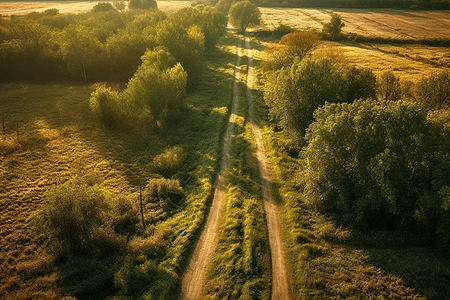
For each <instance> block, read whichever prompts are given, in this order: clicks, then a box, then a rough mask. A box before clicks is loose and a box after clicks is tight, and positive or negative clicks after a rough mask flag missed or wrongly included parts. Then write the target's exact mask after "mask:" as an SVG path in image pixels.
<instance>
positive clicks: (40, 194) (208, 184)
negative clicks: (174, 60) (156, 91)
mask: <svg viewBox="0 0 450 300" xmlns="http://www.w3.org/2000/svg"><path fill="white" fill-rule="evenodd" d="M234 44H235V39H234V38H230V37H225V38H224V39H223V43H222V44H220V45H219V46H218V49H217V51H215V52H213V53H211V54H208V55H207V57H206V58H205V63H206V70H205V74H204V76H203V79H202V82H201V83H200V86H201V87H202V88H201V90H199V91H197V92H195V93H192V94H189V95H187V96H186V98H185V100H184V101H185V102H184V108H183V111H182V113H181V114H180V116H179V118H178V119H176V120H171V121H170V122H168V124H167V126H166V128H164V130H163V131H161V132H160V133H158V134H155V135H151V136H150V135H148V136H136V135H133V134H127V133H126V132H117V131H108V130H106V129H105V128H103V127H102V126H101V125H98V124H97V123H96V122H95V121H94V118H93V116H92V113H91V111H90V108H89V94H90V93H91V92H92V91H93V90H94V89H95V87H96V86H92V87H88V86H81V85H70V84H63V83H55V84H51V83H50V84H25V83H5V84H2V85H1V86H0V89H1V93H0V99H1V102H2V108H1V110H0V118H1V117H3V116H4V117H5V123H6V129H7V132H6V135H5V136H0V140H1V143H0V148H1V151H0V210H1V214H0V221H1V224H2V228H1V231H0V234H1V236H2V239H1V245H0V253H1V255H0V257H1V258H0V263H1V269H2V274H1V275H0V298H6V299H28V298H39V297H41V298H45V299H57V298H60V297H61V296H64V295H73V296H76V297H78V298H80V299H89V298H105V297H107V296H112V295H118V296H120V297H124V298H127V297H128V298H129V297H133V298H140V297H151V296H154V295H160V297H164V295H165V296H166V297H175V296H176V294H177V290H178V284H179V275H180V274H181V269H182V265H183V262H184V260H185V258H186V256H187V255H188V253H187V252H188V251H189V245H190V244H191V242H192V241H193V240H195V238H196V233H197V232H198V231H199V228H200V226H201V224H202V222H203V220H204V216H205V210H206V209H207V207H208V203H209V201H210V200H211V198H212V191H213V190H212V188H213V184H214V180H215V179H216V178H215V177H216V171H217V170H216V169H217V157H220V153H219V152H220V149H221V138H220V135H221V132H222V127H223V126H222V125H223V124H224V122H225V121H226V120H227V111H228V106H229V104H230V101H231V86H232V78H233V71H234V69H233V64H234V61H235V54H234V53H229V52H228V50H229V48H230V47H233V46H234ZM16 123H19V136H18V137H16V136H15V135H16V133H15V127H16V126H15V125H16ZM0 129H1V128H0ZM173 147H179V148H181V149H182V150H183V152H184V155H185V159H184V164H183V166H182V167H181V170H180V171H179V172H178V173H177V174H178V175H177V179H178V180H179V181H180V183H181V185H182V187H183V189H184V194H185V198H184V199H183V201H181V203H179V204H178V205H177V206H173V207H172V206H171V207H169V208H170V210H169V211H168V213H161V212H160V211H156V210H155V211H146V212H145V213H146V214H145V215H146V219H147V220H148V222H149V223H148V224H147V226H148V227H147V231H146V233H145V239H146V242H147V245H150V246H156V250H155V249H153V250H152V249H150V250H148V251H147V255H146V256H135V257H130V256H129V254H132V253H129V252H124V253H121V254H120V255H114V256H108V255H106V256H97V257H91V256H84V257H73V258H70V257H69V258H68V259H67V260H62V261H55V260H54V259H52V257H51V256H50V255H49V254H48V253H47V247H46V242H45V238H43V237H36V236H35V235H33V233H32V232H31V231H30V229H29V227H28V225H27V222H26V219H27V217H28V216H29V215H30V213H31V212H33V211H34V210H36V209H37V208H38V207H39V205H40V203H41V202H42V201H43V199H44V198H45V193H46V191H47V190H48V189H49V188H50V187H51V186H53V185H55V184H58V183H63V182H65V181H67V180H68V179H70V178H73V177H79V178H80V177H81V178H84V179H85V180H86V181H89V182H91V183H92V184H94V183H98V184H101V185H102V186H103V187H104V188H106V189H108V190H110V191H111V192H112V193H113V194H114V195H121V197H126V198H129V199H131V200H132V201H133V202H134V203H135V204H137V201H138V194H139V185H140V184H145V183H146V182H147V181H148V180H149V179H150V178H152V177H153V176H155V175H154V174H152V170H151V165H152V161H153V158H154V157H155V156H157V155H160V154H161V153H164V151H165V150H166V149H172V148H173ZM151 219H153V221H151V222H150V220H151ZM139 226H140V225H138V227H139ZM139 230H142V228H141V229H139ZM159 244H162V245H163V247H160V245H159ZM133 247H134V248H139V247H140V245H137V242H135V243H134V246H133ZM133 247H132V248H133ZM161 249H164V251H163V253H162V254H158V257H157V258H154V257H152V255H153V254H154V253H157V252H158V251H160V250H161ZM155 251H156V252H155ZM132 256H133V255H132ZM119 271H120V274H119V275H120V276H119V275H117V274H118V272H119ZM149 276H150V277H149ZM152 276H153V277H152ZM121 280H122V281H121ZM133 282H140V284H139V286H136V284H134V286H133V285H132V284H133Z"/></svg>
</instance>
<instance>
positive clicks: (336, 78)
mask: <svg viewBox="0 0 450 300" xmlns="http://www.w3.org/2000/svg"><path fill="white" fill-rule="evenodd" d="M336 24H339V23H338V22H337V23H336ZM336 27H339V26H336ZM311 35H312V34H311V33H305V32H294V33H289V34H287V35H286V36H284V37H282V38H281V40H280V45H279V46H273V45H272V46H271V47H269V49H268V51H267V55H268V57H269V59H268V60H267V61H266V62H264V63H263V64H262V65H261V69H262V70H263V71H264V78H265V80H266V82H265V94H264V98H265V101H266V104H267V106H268V107H269V112H270V115H271V117H272V118H273V119H274V120H275V121H276V122H277V125H278V127H280V128H281V129H282V130H283V131H284V132H285V135H286V136H287V138H288V139H289V140H290V144H289V147H291V150H292V148H296V149H297V151H290V153H291V155H293V156H294V157H297V158H298V159H299V161H300V164H301V170H300V171H299V176H298V178H299V179H298V182H297V186H298V188H299V190H300V192H301V193H302V194H303V196H304V199H307V201H308V202H309V203H310V204H312V205H313V206H314V207H316V208H317V209H318V210H319V211H321V212H324V213H326V214H328V215H330V216H332V217H333V218H334V219H335V220H336V221H337V222H338V223H340V224H344V225H346V226H351V227H353V228H356V229H358V230H362V231H373V230H403V231H410V232H414V233H421V234H426V235H428V236H433V237H436V239H435V240H437V241H439V242H440V243H441V244H442V245H444V246H446V247H450V234H449V232H450V221H449V220H450V204H449V203H450V196H449V195H450V193H449V190H450V176H449V175H450V174H448V166H449V155H448V153H449V152H450V142H449V141H450V131H449V128H450V127H449V126H448V124H449V122H450V119H449V118H448V109H450V75H449V73H448V71H443V72H438V73H433V74H430V75H429V76H425V77H424V78H422V79H421V80H420V81H419V82H418V83H417V84H414V83H412V82H407V81H406V82H400V80H399V79H398V77H396V76H395V75H394V73H392V72H391V71H386V72H384V73H383V74H381V75H380V76H379V77H378V78H377V77H376V76H375V75H374V73H373V72H372V70H370V69H366V68H357V67H354V66H345V65H342V64H339V63H336V62H333V61H332V60H330V59H328V58H319V57H316V56H315V55H314V54H313V50H314V49H315V48H316V45H317V43H318V38H313V37H312V36H311ZM274 49H275V50H274Z"/></svg>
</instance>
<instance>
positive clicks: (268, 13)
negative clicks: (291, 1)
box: [260, 7, 450, 39]
mask: <svg viewBox="0 0 450 300" xmlns="http://www.w3.org/2000/svg"><path fill="white" fill-rule="evenodd" d="M260 10H261V14H262V19H263V23H264V25H265V26H267V27H269V28H275V27H277V26H278V25H279V24H285V25H289V26H291V27H294V28H297V29H301V30H320V29H322V26H323V24H324V23H327V22H329V21H330V19H331V15H332V14H333V13H336V14H339V15H340V16H341V18H342V20H343V21H344V23H345V27H344V28H343V31H344V32H353V33H356V34H359V35H363V36H377V37H383V38H394V39H436V38H437V39H439V38H449V37H450V12H448V11H412V10H411V11H410V10H408V11H406V10H398V9H332V10H331V9H301V8H265V7H261V8H260Z"/></svg>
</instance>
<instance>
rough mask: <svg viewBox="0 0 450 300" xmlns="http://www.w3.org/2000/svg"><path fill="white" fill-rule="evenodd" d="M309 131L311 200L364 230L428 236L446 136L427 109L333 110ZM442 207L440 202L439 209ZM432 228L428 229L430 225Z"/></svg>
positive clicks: (364, 104) (369, 106)
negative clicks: (429, 196) (430, 194)
mask: <svg viewBox="0 0 450 300" xmlns="http://www.w3.org/2000/svg"><path fill="white" fill-rule="evenodd" d="M315 118H316V120H315V122H314V123H313V124H312V125H311V126H310V127H309V128H308V132H307V135H306V139H307V141H308V146H307V148H305V150H304V151H303V153H302V159H303V161H304V164H305V173H304V174H303V175H304V176H305V189H304V192H305V195H306V196H307V197H308V198H309V199H310V202H311V203H314V204H315V206H316V207H317V208H318V209H319V210H321V211H324V212H327V213H330V214H332V215H334V216H335V217H336V219H337V220H339V221H340V222H343V223H344V224H345V225H354V226H356V227H358V228H360V229H364V230H372V229H385V230H395V229H417V228H421V229H424V227H426V226H425V225H424V223H421V222H420V221H419V220H417V219H415V218H416V217H417V212H424V214H425V215H426V216H425V218H426V219H428V222H429V221H430V220H432V219H430V217H431V216H432V214H431V210H426V209H425V211H424V208H425V207H427V206H429V207H436V204H437V202H435V201H434V200H429V202H428V203H429V204H427V205H425V204H424V203H422V201H425V200H424V198H422V195H423V194H424V193H425V192H426V191H427V190H429V188H430V183H431V172H432V171H431V170H432V169H435V167H434V165H433V163H432V162H433V161H434V160H435V159H436V157H435V153H437V151H438V146H437V145H438V143H437V140H438V139H439V137H438V136H439V133H438V132H437V131H436V128H435V127H434V126H432V124H431V123H430V122H429V121H427V118H426V113H425V112H424V111H423V110H422V109H421V108H420V106H418V105H416V104H413V103H402V102H381V103H380V102H376V101H356V102H354V103H353V104H327V105H325V106H324V107H323V108H320V109H318V110H317V111H316V113H315ZM433 201H434V202H433ZM425 223H426V222H425Z"/></svg>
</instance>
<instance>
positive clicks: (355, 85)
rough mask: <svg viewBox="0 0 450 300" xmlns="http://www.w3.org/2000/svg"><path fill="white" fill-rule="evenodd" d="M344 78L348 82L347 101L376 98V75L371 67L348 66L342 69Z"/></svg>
mask: <svg viewBox="0 0 450 300" xmlns="http://www.w3.org/2000/svg"><path fill="white" fill-rule="evenodd" d="M344 78H345V80H346V81H347V84H348V89H347V102H353V101H354V100H358V99H369V98H372V99H375V98H376V92H377V91H376V88H377V77H376V76H375V74H374V73H373V72H372V70H371V69H369V68H357V67H354V66H352V67H348V68H345V69H344Z"/></svg>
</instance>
